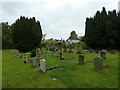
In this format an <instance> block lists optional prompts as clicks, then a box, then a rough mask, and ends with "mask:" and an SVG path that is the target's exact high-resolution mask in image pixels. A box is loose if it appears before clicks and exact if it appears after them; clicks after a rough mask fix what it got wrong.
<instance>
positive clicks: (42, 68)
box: [40, 59, 46, 72]
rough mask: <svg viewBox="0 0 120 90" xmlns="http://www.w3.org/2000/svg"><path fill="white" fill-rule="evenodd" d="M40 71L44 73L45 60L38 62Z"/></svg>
mask: <svg viewBox="0 0 120 90" xmlns="http://www.w3.org/2000/svg"><path fill="white" fill-rule="evenodd" d="M40 69H41V70H42V71H43V72H46V60H44V59H41V60H40Z"/></svg>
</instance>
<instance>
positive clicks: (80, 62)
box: [78, 55, 85, 65]
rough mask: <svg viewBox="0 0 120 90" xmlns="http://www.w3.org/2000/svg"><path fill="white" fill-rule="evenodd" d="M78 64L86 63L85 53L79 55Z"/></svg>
mask: <svg viewBox="0 0 120 90" xmlns="http://www.w3.org/2000/svg"><path fill="white" fill-rule="evenodd" d="M78 64H80V65H83V64H85V63H84V55H79V57H78Z"/></svg>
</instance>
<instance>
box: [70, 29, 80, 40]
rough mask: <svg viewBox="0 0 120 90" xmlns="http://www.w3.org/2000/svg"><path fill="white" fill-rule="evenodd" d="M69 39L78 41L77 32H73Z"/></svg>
mask: <svg viewBox="0 0 120 90" xmlns="http://www.w3.org/2000/svg"><path fill="white" fill-rule="evenodd" d="M69 39H71V40H78V35H77V34H76V32H75V31H72V32H71V33H70V37H69Z"/></svg>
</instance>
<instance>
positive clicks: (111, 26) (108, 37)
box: [84, 7, 120, 49]
mask: <svg viewBox="0 0 120 90" xmlns="http://www.w3.org/2000/svg"><path fill="white" fill-rule="evenodd" d="M119 22H120V19H119V13H118V15H117V13H116V10H113V11H108V14H107V12H106V10H105V8H104V7H103V9H102V11H101V12H100V11H97V12H96V14H95V16H94V17H90V18H86V23H85V37H84V40H85V42H86V44H87V45H88V46H89V47H91V48H93V49H98V48H99V49H103V48H114V49H116V48H118V47H119V43H118V42H119V34H120V32H119V28H120V23H119Z"/></svg>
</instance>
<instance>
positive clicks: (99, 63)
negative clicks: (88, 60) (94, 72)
mask: <svg viewBox="0 0 120 90" xmlns="http://www.w3.org/2000/svg"><path fill="white" fill-rule="evenodd" d="M102 67H103V58H102V57H95V58H94V68H95V69H101V68H102Z"/></svg>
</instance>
